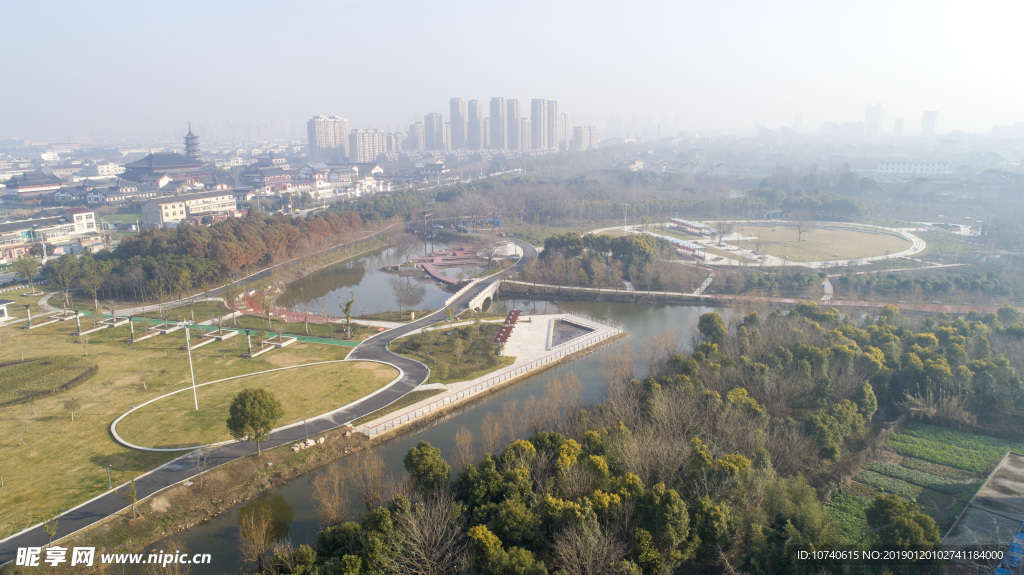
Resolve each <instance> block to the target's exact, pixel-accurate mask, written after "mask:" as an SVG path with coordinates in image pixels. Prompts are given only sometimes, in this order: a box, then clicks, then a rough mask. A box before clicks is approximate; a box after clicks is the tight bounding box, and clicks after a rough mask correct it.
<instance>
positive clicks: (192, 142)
mask: <svg viewBox="0 0 1024 575" xmlns="http://www.w3.org/2000/svg"><path fill="white" fill-rule="evenodd" d="M185 155H186V156H188V157H189V158H192V159H193V160H199V136H196V135H195V134H193V133H192V122H189V123H188V133H187V134H185Z"/></svg>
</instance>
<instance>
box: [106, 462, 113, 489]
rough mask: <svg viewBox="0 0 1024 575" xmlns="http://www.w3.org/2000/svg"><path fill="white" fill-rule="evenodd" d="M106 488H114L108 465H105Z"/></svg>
mask: <svg viewBox="0 0 1024 575" xmlns="http://www.w3.org/2000/svg"><path fill="white" fill-rule="evenodd" d="M107 488H109V489H113V488H114V482H113V481H111V479H110V466H109V465H108V466H107Z"/></svg>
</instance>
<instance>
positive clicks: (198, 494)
mask: <svg viewBox="0 0 1024 575" xmlns="http://www.w3.org/2000/svg"><path fill="white" fill-rule="evenodd" d="M311 437H313V438H314V439H319V438H321V437H323V438H324V442H323V443H322V444H319V443H318V444H317V445H315V446H313V447H308V448H306V449H302V450H300V451H297V452H296V451H292V450H290V449H288V448H286V446H282V447H278V448H274V449H268V450H265V451H264V452H263V454H262V456H259V457H256V456H250V457H245V458H242V459H236V460H234V461H231V462H229V463H226V464H224V465H220V466H218V467H215V468H213V469H210V470H206V471H203V473H202V474H201V476H197V477H193V478H192V479H190V480H188V481H184V482H181V483H176V484H174V485H172V486H171V487H168V488H167V489H164V490H162V491H160V492H158V493H156V494H154V495H152V496H150V497H148V498H146V499H145V500H143V501H140V502H138V503H137V504H136V511H137V514H138V516H137V517H135V518H134V519H133V518H132V517H131V510H130V506H129V501H127V500H126V501H125V505H126V507H125V509H123V510H122V511H121V512H119V513H117V514H115V515H111V516H109V517H106V518H105V519H102V520H100V521H99V522H97V523H95V524H93V525H91V526H89V527H87V528H86V529H84V530H82V531H79V532H77V533H73V534H71V535H70V536H68V537H65V538H63V539H60V540H59V543H60V545H61V546H62V547H68V548H70V547H95V548H97V549H101V550H103V552H105V553H143V552H146V551H148V550H149V549H150V548H151V546H152V545H153V544H155V543H157V542H159V541H162V540H164V539H167V538H168V537H173V536H174V535H176V534H179V533H182V532H184V531H187V530H188V529H190V528H192V527H193V526H195V525H197V524H199V523H201V522H203V521H205V520H207V519H211V518H214V517H217V516H219V515H221V514H222V513H224V512H226V511H229V510H230V509H231V508H232V507H234V506H235V505H237V504H239V503H244V502H246V501H250V500H252V499H254V498H256V497H258V496H260V495H261V494H263V493H265V492H266V491H268V490H269V489H271V488H273V487H276V486H280V485H283V484H285V483H287V482H289V481H291V480H293V479H295V478H297V477H300V476H302V475H305V474H306V473H309V472H311V471H313V470H315V469H317V468H319V467H322V466H324V465H327V464H328V463H331V462H333V461H336V460H338V459H340V458H342V457H345V456H346V455H352V454H355V453H358V452H360V451H362V450H364V449H366V448H367V447H370V446H371V445H372V444H371V442H370V441H369V439H368V438H367V437H366V436H365V435H362V434H359V433H354V432H353V430H352V428H351V427H340V428H337V429H334V430H332V431H329V432H327V433H323V434H319V435H316V436H311ZM196 455H197V454H196V452H193V453H192V454H190V455H189V456H187V457H186V458H185V459H184V460H183V462H182V463H181V464H183V465H184V464H187V465H191V466H192V467H193V468H194V469H195V470H196V473H199V471H200V468H199V466H198V461H197V459H196ZM176 461H179V460H176ZM124 491H126V490H125V489H122V492H124ZM55 543H57V541H55ZM164 551H171V549H164ZM97 556H98V555H97ZM12 572H14V571H13V570H12V565H11V564H8V565H6V566H4V568H3V569H0V573H12ZM50 572H53V573H71V572H75V573H78V572H80V569H72V568H70V567H68V566H67V565H65V566H63V568H61V569H55V570H53V571H50Z"/></svg>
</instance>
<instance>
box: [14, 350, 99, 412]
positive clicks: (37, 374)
mask: <svg viewBox="0 0 1024 575" xmlns="http://www.w3.org/2000/svg"><path fill="white" fill-rule="evenodd" d="M92 366H93V363H92V362H91V361H89V359H88V358H85V357H68V356H60V355H57V356H49V357H47V356H43V357H36V358H32V359H28V360H26V361H24V362H17V363H9V362H3V363H0V404H3V403H7V402H8V401H13V400H16V399H21V398H23V397H26V396H29V395H32V394H36V393H40V392H47V391H53V390H56V389H57V388H59V387H61V386H62V385H65V384H67V383H70V382H72V381H74V380H75V379H76V378H79V377H82V378H83V379H85V376H86V375H87V372H88V371H89V369H90V368H92ZM81 383H84V381H83V382H81Z"/></svg>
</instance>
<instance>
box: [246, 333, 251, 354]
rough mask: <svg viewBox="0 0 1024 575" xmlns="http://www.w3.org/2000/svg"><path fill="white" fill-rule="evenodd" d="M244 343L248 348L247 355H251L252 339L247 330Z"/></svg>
mask: <svg viewBox="0 0 1024 575" xmlns="http://www.w3.org/2000/svg"><path fill="white" fill-rule="evenodd" d="M245 342H246V344H248V346H249V355H252V337H251V336H250V335H249V330H245Z"/></svg>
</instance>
